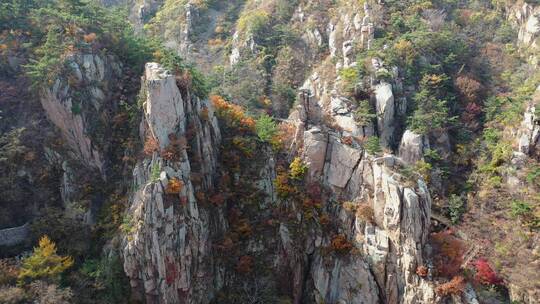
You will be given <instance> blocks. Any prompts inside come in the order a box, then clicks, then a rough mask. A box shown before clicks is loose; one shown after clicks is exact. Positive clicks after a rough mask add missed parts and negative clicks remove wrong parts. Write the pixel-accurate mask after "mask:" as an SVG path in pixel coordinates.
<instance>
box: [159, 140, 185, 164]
mask: <svg viewBox="0 0 540 304" xmlns="http://www.w3.org/2000/svg"><path fill="white" fill-rule="evenodd" d="M186 148H187V139H186V137H185V136H182V137H179V138H178V137H176V135H174V134H169V145H167V146H166V147H165V148H164V149H163V151H161V157H162V158H163V159H165V160H170V161H179V160H180V159H181V157H182V151H183V150H185V149H186Z"/></svg>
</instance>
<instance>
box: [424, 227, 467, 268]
mask: <svg viewBox="0 0 540 304" xmlns="http://www.w3.org/2000/svg"><path fill="white" fill-rule="evenodd" d="M430 239H431V245H432V246H433V262H434V264H435V268H436V270H437V273H438V275H440V276H443V277H447V278H451V277H454V276H456V275H457V274H458V273H459V272H460V270H461V265H462V263H463V254H464V253H465V245H464V244H463V242H462V241H461V240H459V239H458V238H457V237H455V236H453V235H452V231H450V230H446V231H441V232H437V233H432V234H431V236H430Z"/></svg>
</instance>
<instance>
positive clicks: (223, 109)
mask: <svg viewBox="0 0 540 304" xmlns="http://www.w3.org/2000/svg"><path fill="white" fill-rule="evenodd" d="M210 100H211V101H212V103H213V104H214V107H215V108H216V114H217V116H218V117H219V118H221V119H222V120H224V121H225V123H226V124H227V125H228V126H229V127H233V128H237V129H239V130H240V131H244V132H252V133H253V132H255V120H254V119H253V118H251V117H249V116H247V115H246V114H245V113H244V110H243V109H242V107H241V106H239V105H235V104H232V103H229V102H227V101H226V100H225V99H223V97H221V96H217V95H212V96H210Z"/></svg>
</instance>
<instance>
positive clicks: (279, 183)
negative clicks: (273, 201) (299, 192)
mask: <svg viewBox="0 0 540 304" xmlns="http://www.w3.org/2000/svg"><path fill="white" fill-rule="evenodd" d="M274 186H275V187H276V190H277V194H278V196H279V197H280V198H282V199H285V198H287V197H289V196H290V195H291V194H293V193H294V192H295V191H296V189H295V188H294V186H293V185H291V184H290V183H289V174H288V173H287V172H286V171H283V170H282V171H278V173H277V176H276V179H275V180H274Z"/></svg>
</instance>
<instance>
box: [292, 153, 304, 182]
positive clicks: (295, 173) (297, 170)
mask: <svg viewBox="0 0 540 304" xmlns="http://www.w3.org/2000/svg"><path fill="white" fill-rule="evenodd" d="M289 169H290V176H291V178H292V179H295V180H301V179H303V178H304V175H305V174H306V172H307V167H306V165H304V163H303V162H302V159H300V157H295V158H294V160H293V161H292V163H291V164H290V166H289Z"/></svg>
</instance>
